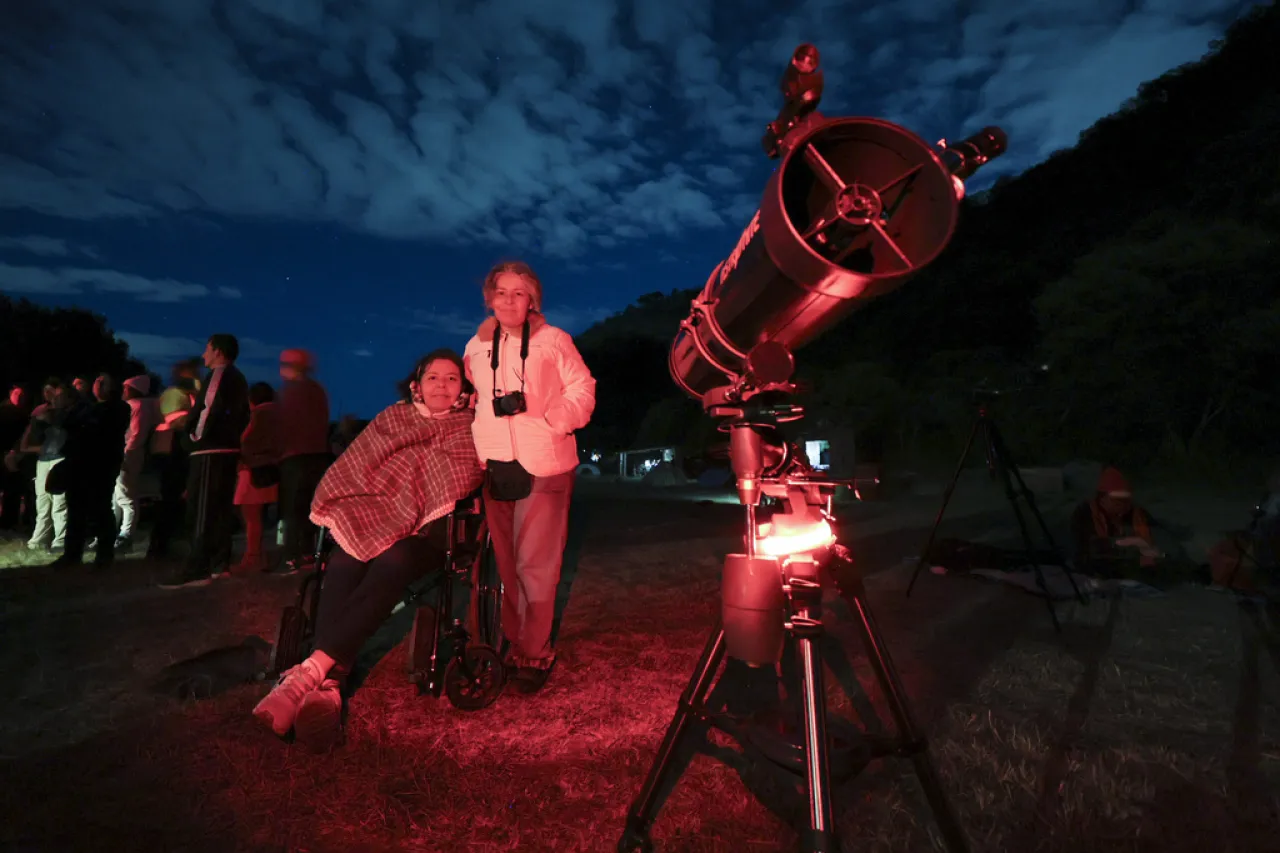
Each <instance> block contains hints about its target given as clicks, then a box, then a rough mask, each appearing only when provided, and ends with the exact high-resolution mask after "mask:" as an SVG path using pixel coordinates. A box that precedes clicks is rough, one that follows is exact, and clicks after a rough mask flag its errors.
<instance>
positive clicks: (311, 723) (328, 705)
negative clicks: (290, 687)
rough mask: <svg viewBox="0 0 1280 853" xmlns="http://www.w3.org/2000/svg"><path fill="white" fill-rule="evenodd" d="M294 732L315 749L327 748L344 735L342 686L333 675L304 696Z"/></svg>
mask: <svg viewBox="0 0 1280 853" xmlns="http://www.w3.org/2000/svg"><path fill="white" fill-rule="evenodd" d="M293 735H294V737H295V738H297V741H298V743H300V744H302V745H303V746H305V747H306V748H307V749H309V750H311V751H312V752H328V751H329V750H330V749H332V748H333V747H334V745H335V744H336V743H337V742H338V741H339V740H340V739H341V738H342V686H341V685H340V684H339V683H338V682H337V681H336V680H334V679H332V678H326V679H325V680H324V683H323V684H321V685H320V686H319V687H317V688H316V689H315V690H312V691H311V692H310V693H308V694H307V695H305V696H303V697H302V703H301V704H300V705H299V706H298V712H297V715H296V717H295V719H294V721H293Z"/></svg>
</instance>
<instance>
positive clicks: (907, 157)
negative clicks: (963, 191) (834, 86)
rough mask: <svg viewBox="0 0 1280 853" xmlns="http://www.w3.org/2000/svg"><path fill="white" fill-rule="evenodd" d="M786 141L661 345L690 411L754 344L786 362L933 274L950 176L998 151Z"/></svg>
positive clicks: (816, 130)
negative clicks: (787, 355)
mask: <svg viewBox="0 0 1280 853" xmlns="http://www.w3.org/2000/svg"><path fill="white" fill-rule="evenodd" d="M816 115H817V114H815V116H816ZM796 132H797V133H800V134H802V135H801V137H800V138H798V139H796V140H795V143H794V144H790V142H789V147H788V148H787V151H786V153H785V155H784V156H783V157H782V160H781V162H780V163H779V165H778V168H777V169H776V170H775V171H774V173H773V175H772V176H771V177H770V178H769V182H768V183H767V184H766V185H765V191H764V195H763V197H762V199H761V202H760V208H759V210H758V211H757V212H756V215H755V216H754V217H753V218H752V220H751V222H750V223H749V224H748V225H747V228H746V230H745V231H743V233H742V236H741V237H740V238H739V240H738V245H737V246H736V247H735V248H734V250H733V252H732V253H731V254H730V255H729V257H728V258H726V259H725V260H724V261H723V262H722V263H721V264H720V265H718V266H717V267H716V268H715V269H714V270H713V271H712V273H711V277H710V278H709V279H708V280H707V283H706V285H705V286H704V287H703V289H702V292H701V293H700V294H699V296H698V297H697V299H695V301H694V306H693V310H692V312H691V313H690V316H689V317H688V319H686V320H685V321H684V323H682V324H681V327H680V331H679V333H678V334H677V336H676V338H675V340H674V341H673V342H672V346H671V351H670V354H669V357H668V366H669V368H670V371H671V376H672V378H673V379H674V380H675V382H676V384H677V385H679V386H680V387H681V388H682V389H684V391H685V392H686V393H687V394H689V395H690V396H692V397H694V398H695V399H702V398H703V396H704V395H706V394H707V392H709V391H711V390H712V389H714V388H717V387H723V386H726V385H732V384H733V383H734V382H736V381H737V379H738V378H739V377H741V376H742V374H743V372H744V369H745V363H746V356H747V353H748V352H749V351H750V350H751V348H752V347H754V346H756V345H757V344H760V343H764V342H765V341H775V342H778V343H780V344H782V345H784V346H786V347H787V348H788V349H789V350H791V351H792V352H794V351H795V350H797V349H799V348H800V347H802V346H804V345H805V344H807V343H808V342H810V341H812V340H813V339H814V338H816V337H818V336H819V335H820V334H822V333H823V332H825V331H826V330H827V329H829V328H830V327H831V326H833V325H835V324H836V323H838V322H839V321H840V320H842V319H844V318H845V317H846V316H848V315H849V314H850V313H851V312H852V311H853V310H854V309H855V308H857V307H858V306H860V305H862V304H863V303H864V302H865V301H866V300H868V299H871V298H873V297H876V296H879V295H881V294H884V293H888V292H889V291H892V290H895V289H896V288H897V287H899V286H900V285H901V284H902V283H903V282H905V281H906V280H907V279H908V278H910V277H911V276H912V275H914V274H915V273H917V272H919V271H920V270H921V269H923V268H924V267H926V266H928V265H929V264H930V263H932V262H933V261H934V259H936V258H937V257H938V255H939V254H941V252H942V250H943V249H944V248H946V245H947V243H948V242H950V240H951V236H952V234H953V233H954V231H955V225H956V217H957V213H958V209H959V201H958V200H957V198H956V191H955V187H954V184H953V176H954V175H956V174H959V173H960V172H963V173H964V174H965V175H971V174H973V172H974V171H975V170H976V169H977V168H979V167H980V166H981V165H983V164H984V163H985V162H987V160H989V159H991V158H992V157H996V156H999V155H1000V154H1001V153H1003V150H1004V147H1003V146H1004V144H1005V140H1004V134H1003V133H1002V132H1000V131H999V130H998V128H988V129H986V130H984V131H983V132H982V133H980V134H976V135H975V136H973V137H970V138H969V139H967V140H965V141H964V142H962V143H960V144H959V145H957V146H954V147H953V148H952V149H947V150H943V151H939V150H938V149H936V148H934V147H933V146H930V145H929V144H928V143H926V142H925V141H924V140H922V139H920V137H918V136H916V135H915V134H913V133H911V132H910V131H908V130H906V129H904V128H902V127H899V126H898V125H896V124H892V123H891V122H887V121H883V120H880V119H871V118H838V119H827V118H823V117H818V120H817V121H814V122H811V123H810V124H809V125H807V126H806V127H805V128H804V129H803V130H797V131H796ZM944 157H945V158H946V159H945V160H944ZM957 170H958V171H957Z"/></svg>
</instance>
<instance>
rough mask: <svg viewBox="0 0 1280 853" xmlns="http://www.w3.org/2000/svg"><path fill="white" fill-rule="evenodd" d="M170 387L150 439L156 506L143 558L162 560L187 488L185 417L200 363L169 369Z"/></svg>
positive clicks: (192, 361)
mask: <svg viewBox="0 0 1280 853" xmlns="http://www.w3.org/2000/svg"><path fill="white" fill-rule="evenodd" d="M172 376H173V379H172V384H171V385H170V386H169V387H168V388H166V389H164V393H163V394H161V395H160V417H161V422H160V423H159V424H158V425H157V426H156V429H155V432H154V433H152V435H151V456H152V458H153V459H155V461H156V467H157V469H158V473H159V476H160V504H159V506H157V507H156V523H155V527H153V528H152V530H151V542H150V544H149V545H148V546H147V556H148V557H150V558H154V559H161V560H162V559H165V558H166V557H168V556H169V542H170V541H171V540H172V539H173V534H174V533H175V532H176V531H177V530H178V527H179V525H180V524H181V521H182V506H183V501H182V493H183V491H184V490H185V489H186V487H187V468H188V465H187V447H186V444H185V442H184V441H183V440H182V437H183V436H185V435H186V434H187V415H188V414H189V413H190V412H191V410H192V409H193V408H195V404H196V393H197V392H198V391H199V390H200V359H198V358H191V359H187V360H185V361H180V362H178V363H177V364H175V365H174V366H173V374H172Z"/></svg>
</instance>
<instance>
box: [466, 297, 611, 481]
mask: <svg viewBox="0 0 1280 853" xmlns="http://www.w3.org/2000/svg"><path fill="white" fill-rule="evenodd" d="M529 319H530V334H529V357H528V360H527V361H526V362H525V364H524V370H525V377H524V378H525V381H524V394H525V399H526V400H527V401H528V410H527V411H526V412H523V413H521V414H518V415H515V416H514V417H504V418H499V417H497V416H495V415H494V413H493V402H492V401H493V398H494V396H495V394H494V389H495V387H496V388H497V396H502V395H503V394H504V393H510V392H511V391H519V390H520V387H521V383H520V378H521V372H520V371H521V362H520V335H519V334H515V335H509V334H506V333H504V332H501V330H499V329H498V323H497V320H495V319H494V318H493V317H490V318H489V319H487V320H485V321H484V322H483V323H481V324H480V328H479V329H478V330H477V331H476V334H475V335H474V336H473V337H472V338H471V340H469V341H468V342H467V348H466V349H465V350H464V351H463V363H464V364H465V365H466V369H467V378H468V379H470V380H471V382H472V384H473V385H475V388H476V401H477V402H476V419H475V422H474V423H473V424H472V425H471V435H472V437H473V438H474V439H475V443H476V453H477V455H478V456H479V457H480V461H481V463H484V462H486V461H487V460H489V459H493V460H495V461H501V462H509V461H511V460H518V461H519V462H520V464H521V465H523V466H524V467H525V469H526V470H527V471H528V472H529V473H530V474H533V475H534V476H535V477H551V476H554V475H556V474H563V473H564V472H566V471H572V470H573V469H574V468H576V467H578V443H577V441H576V440H575V439H574V436H573V433H574V431H575V430H579V429H582V428H583V427H585V426H586V425H587V424H588V423H589V422H590V421H591V413H592V412H593V411H594V410H595V406H596V380H595V379H594V378H593V377H592V376H591V371H589V370H588V369H587V365H586V363H585V362H584V361H583V360H582V356H581V355H580V354H579V353H578V348H577V347H575V346H574V345H573V338H572V337H570V336H569V334H568V332H565V331H563V330H562V329H557V328H556V327H554V326H549V325H547V322H546V320H544V319H543V318H542V315H540V314H531V315H530V318H529ZM495 331H498V333H499V338H500V340H499V344H498V345H499V347H500V350H499V353H498V356H499V363H498V370H497V375H496V376H495V374H494V370H493V368H492V362H491V354H492V352H493V345H494V332H495Z"/></svg>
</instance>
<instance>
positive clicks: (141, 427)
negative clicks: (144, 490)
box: [112, 374, 162, 551]
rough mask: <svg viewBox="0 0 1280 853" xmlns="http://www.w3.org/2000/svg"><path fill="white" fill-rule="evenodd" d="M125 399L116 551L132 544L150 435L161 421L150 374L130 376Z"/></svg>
mask: <svg viewBox="0 0 1280 853" xmlns="http://www.w3.org/2000/svg"><path fill="white" fill-rule="evenodd" d="M122 399H123V400H124V402H125V403H127V404H128V406H129V428H128V430H126V431H125V434H124V461H123V462H122V463H121V465H120V474H119V475H118V476H117V477H116V486H115V493H114V494H113V496H112V506H113V509H114V511H115V517H116V525H117V526H118V527H119V528H120V532H119V533H118V534H117V538H116V550H117V551H128V550H129V548H131V547H132V546H133V532H134V524H135V522H136V520H137V516H138V512H137V510H138V492H139V488H138V487H139V484H140V482H141V480H142V471H143V468H144V467H145V466H146V462H147V457H148V451H149V448H150V445H151V435H152V433H153V432H155V429H156V427H157V426H159V425H160V422H161V420H162V418H161V416H160V400H159V398H157V397H153V396H151V377H150V376H147V375H146V374H143V375H140V376H131V377H129V378H128V379H126V380H125V381H124V388H123V390H122Z"/></svg>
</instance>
